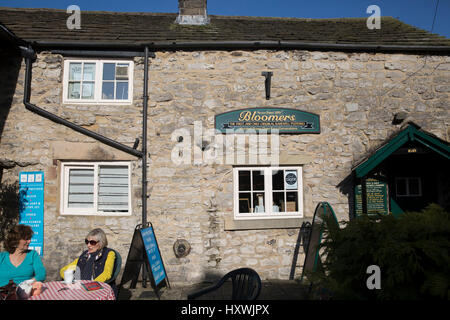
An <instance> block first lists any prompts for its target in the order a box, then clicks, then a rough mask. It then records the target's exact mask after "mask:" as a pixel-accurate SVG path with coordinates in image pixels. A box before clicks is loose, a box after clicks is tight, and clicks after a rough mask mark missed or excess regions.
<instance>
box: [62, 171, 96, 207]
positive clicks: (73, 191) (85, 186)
mask: <svg viewBox="0 0 450 320" xmlns="http://www.w3.org/2000/svg"><path fill="white" fill-rule="evenodd" d="M67 206H68V207H69V208H93V206H94V170H93V169H70V171H69V192H68V204H67Z"/></svg>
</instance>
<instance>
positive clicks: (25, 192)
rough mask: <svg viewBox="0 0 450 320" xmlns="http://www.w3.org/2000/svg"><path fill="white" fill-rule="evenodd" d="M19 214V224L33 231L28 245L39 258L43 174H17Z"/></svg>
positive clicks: (42, 240) (41, 252)
mask: <svg viewBox="0 0 450 320" xmlns="http://www.w3.org/2000/svg"><path fill="white" fill-rule="evenodd" d="M19 213H20V220H19V223H20V224H25V225H28V226H30V227H31V229H32V230H33V237H32V238H31V242H30V245H29V249H30V250H35V251H36V252H37V253H38V254H39V255H40V256H42V255H43V248H44V172H43V171H33V172H20V173H19Z"/></svg>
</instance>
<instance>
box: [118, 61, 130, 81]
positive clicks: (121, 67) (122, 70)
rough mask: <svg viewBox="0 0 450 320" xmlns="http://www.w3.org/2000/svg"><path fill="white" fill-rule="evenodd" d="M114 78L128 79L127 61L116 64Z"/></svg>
mask: <svg viewBox="0 0 450 320" xmlns="http://www.w3.org/2000/svg"><path fill="white" fill-rule="evenodd" d="M116 80H128V63H118V64H117V66H116Z"/></svg>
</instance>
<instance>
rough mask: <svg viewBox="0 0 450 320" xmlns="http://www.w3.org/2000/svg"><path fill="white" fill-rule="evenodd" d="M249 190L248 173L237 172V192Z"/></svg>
mask: <svg viewBox="0 0 450 320" xmlns="http://www.w3.org/2000/svg"><path fill="white" fill-rule="evenodd" d="M250 190H251V189H250V171H247V170H245V171H244V170H243V171H239V191H250Z"/></svg>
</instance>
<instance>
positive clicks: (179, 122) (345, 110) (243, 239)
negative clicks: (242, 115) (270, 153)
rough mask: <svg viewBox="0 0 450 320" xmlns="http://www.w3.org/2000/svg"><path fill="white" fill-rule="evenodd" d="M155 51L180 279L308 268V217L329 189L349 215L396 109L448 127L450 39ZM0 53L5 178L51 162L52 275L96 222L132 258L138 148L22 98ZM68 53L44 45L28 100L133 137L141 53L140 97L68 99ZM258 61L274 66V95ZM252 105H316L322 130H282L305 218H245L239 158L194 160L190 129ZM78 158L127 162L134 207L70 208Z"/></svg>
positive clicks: (167, 247) (275, 274) (154, 135)
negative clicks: (68, 177) (125, 148)
mask: <svg viewBox="0 0 450 320" xmlns="http://www.w3.org/2000/svg"><path fill="white" fill-rule="evenodd" d="M7 26H8V25H7ZM447 46H448V44H447ZM152 51H153V52H154V53H155V57H154V58H151V59H149V73H148V75H149V102H148V160H147V161H148V163H147V164H148V194H149V198H148V212H147V219H148V221H151V222H152V224H153V226H154V229H155V233H156V236H157V238H158V243H159V247H160V250H161V254H162V258H163V260H164V263H165V267H166V271H167V275H168V277H169V279H170V282H171V283H174V284H177V283H195V282H199V281H201V280H203V279H205V278H208V277H210V276H214V275H216V274H223V273H225V272H228V271H230V270H232V269H235V268H238V267H243V266H245V267H250V268H253V269H255V270H256V271H257V272H258V273H259V274H260V276H261V278H263V279H274V278H275V279H288V278H289V277H290V275H291V269H292V265H293V263H294V264H296V271H295V278H297V277H299V275H300V274H301V266H302V263H303V259H304V252H303V249H302V248H301V249H300V252H299V256H298V259H297V262H296V263H295V259H294V258H295V257H294V250H295V247H296V244H297V241H298V238H299V232H300V226H301V224H302V222H305V221H311V218H312V216H313V213H314V208H315V206H316V205H317V203H318V202H321V201H327V202H329V203H330V204H331V205H332V207H333V208H334V210H335V212H336V215H337V217H338V220H348V219H350V218H351V216H352V208H351V206H352V201H353V200H352V199H353V198H352V197H353V193H352V192H351V190H350V191H349V189H351V188H350V187H348V185H347V184H346V183H345V180H346V179H347V178H348V176H349V175H350V174H351V172H352V168H353V167H354V166H355V165H356V164H357V163H358V162H359V161H361V160H362V159H363V158H364V157H365V156H366V155H367V154H369V153H370V152H372V151H374V150H376V149H377V148H378V147H379V146H380V145H381V144H382V143H383V142H384V141H385V140H386V139H388V138H389V136H391V135H392V134H393V133H395V132H397V131H398V130H400V128H401V125H402V124H393V123H392V121H393V118H394V116H395V114H398V113H399V112H404V113H406V114H407V116H408V118H409V119H410V120H412V121H414V122H415V123H416V124H419V125H420V126H421V127H422V128H423V129H424V130H426V131H428V132H430V133H433V134H434V135H436V136H437V137H439V138H440V139H442V140H445V141H449V140H450V106H449V101H450V100H449V95H450V56H449V53H448V52H449V50H447V52H446V53H445V54H442V53H439V52H435V53H426V54H424V53H420V52H419V53H414V52H401V51H396V52H383V51H377V52H370V51H367V50H366V51H361V50H354V51H351V50H318V49H314V48H311V49H286V50H283V49H279V50H275V49H264V48H263V49H253V50H245V49H239V48H237V49H228V50H219V49H213V50H152ZM1 54H2V59H1V61H2V75H1V77H2V81H4V82H5V83H7V84H8V85H9V89H8V90H9V91H10V93H3V94H4V96H7V95H12V96H11V97H8V99H6V98H5V99H3V98H2V108H3V110H2V115H3V118H2V122H3V123H2V130H1V142H0V146H1V149H0V163H1V166H2V175H1V180H2V183H8V182H16V181H18V177H19V172H21V171H44V176H45V205H44V255H43V262H44V264H45V266H46V268H47V275H48V279H49V280H56V279H58V277H59V276H58V271H59V268H60V267H61V266H63V265H65V264H66V263H68V262H70V261H72V259H74V258H75V257H77V256H78V255H79V254H80V252H81V251H82V250H83V249H84V242H83V240H84V237H85V235H86V234H87V233H88V232H89V231H90V230H91V229H93V228H95V227H101V228H103V229H104V230H105V231H106V233H107V235H108V240H109V243H110V247H112V248H114V249H116V250H118V251H119V252H120V254H121V255H122V257H123V259H124V262H125V259H126V257H127V254H128V250H129V245H130V241H131V237H132V234H133V231H134V228H135V226H136V225H137V224H139V223H141V208H142V201H141V195H142V187H141V183H142V174H141V171H142V170H141V169H142V162H141V160H140V159H138V158H136V157H134V156H132V155H129V154H127V153H125V152H122V151H120V150H116V149H114V148H112V147H110V146H106V145H104V144H102V143H100V142H98V141H96V140H94V139H92V138H90V137H86V136H84V135H82V134H80V133H78V132H75V131H73V130H71V129H70V128H67V127H65V126H62V125H60V124H57V123H54V122H52V121H50V120H48V119H45V118H42V117H40V116H39V115H37V114H34V113H32V112H30V111H28V110H26V108H25V106H24V104H23V103H22V100H23V94H24V77H25V62H24V61H23V60H22V59H21V58H17V57H15V56H14V55H13V54H12V53H11V51H7V50H2V52H1ZM67 59H72V57H70V56H69V57H68V56H67V55H63V54H57V53H54V52H52V50H39V51H38V52H37V59H36V60H35V61H34V62H33V68H32V70H33V72H32V85H31V90H32V92H31V103H33V104H35V105H37V106H39V107H41V108H43V109H45V110H47V111H49V112H51V113H53V114H56V115H58V116H59V117H62V118H64V119H67V120H69V121H71V122H73V123H75V124H77V125H79V126H82V127H84V128H87V129H89V130H92V131H95V132H98V133H99V134H101V135H104V136H107V137H109V138H111V139H113V140H116V141H118V142H120V143H123V144H125V145H130V146H131V145H133V143H134V141H135V138H139V137H142V129H141V128H142V106H143V79H144V58H142V57H135V58H132V59H123V60H124V61H132V62H133V63H134V66H133V69H132V72H133V77H132V79H133V82H132V87H133V90H132V94H133V96H132V103H131V104H126V105H123V104H112V105H108V104H104V103H95V104H89V103H87V104H86V103H83V104H77V103H64V101H63V91H64V89H63V87H64V73H67V72H68V70H67V69H65V64H64V62H65V60H67ZM90 59H91V58H90ZM102 59H103V58H102ZM105 59H106V58H105ZM114 60H120V59H114ZM4 68H5V69H4ZM4 70H6V72H5V71H4ZM262 71H270V72H273V76H272V79H271V97H270V99H269V100H266V97H265V85H264V77H262V76H261V72H262ZM4 88H6V87H4V86H2V90H7V89H4ZM8 104H9V105H8ZM256 107H266V108H267V107H276V108H278V107H283V108H291V109H297V110H302V111H306V112H311V113H315V114H317V115H319V116H320V127H321V131H320V134H281V135H280V136H279V146H280V166H283V165H289V166H298V167H301V168H302V174H303V175H302V192H301V193H302V194H301V196H302V199H303V205H302V207H303V208H302V209H303V210H302V212H303V217H302V218H295V219H287V220H283V219H272V220H271V219H269V220H267V221H264V222H262V223H261V221H258V220H256V221H255V220H247V221H246V222H242V223H241V222H239V221H237V222H236V220H235V219H234V204H233V201H234V199H233V196H234V186H233V168H234V167H236V166H235V165H233V164H225V163H206V162H204V161H203V162H201V163H197V164H196V163H194V161H193V160H194V159H193V156H194V152H198V154H202V155H204V154H205V152H207V150H205V149H204V148H203V149H202V146H199V145H196V143H195V142H196V141H195V140H194V134H195V133H194V130H195V128H196V126H197V127H198V126H199V124H201V127H202V130H203V131H204V132H205V131H207V130H208V129H213V128H214V120H215V116H216V115H218V114H220V113H224V112H228V111H231V110H238V109H245V108H256ZM180 129H184V131H180ZM180 132H184V133H185V134H184V136H183V139H184V141H185V142H186V139H190V142H191V151H192V154H191V155H192V158H191V159H192V161H190V162H189V163H181V164H178V163H176V161H174V159H173V152H174V150H176V146H177V145H178V144H179V143H180V140H177V139H178V138H179V136H180V135H182V134H179V133H180ZM186 133H190V135H187V134H186ZM206 142H211V141H206ZM247 146H248V141H247ZM211 147H214V143H211ZM196 148H197V149H196ZM79 161H83V162H89V161H92V162H95V161H102V162H111V161H121V162H126V163H129V164H130V168H131V169H130V181H131V187H130V192H131V208H132V209H131V213H130V214H129V215H114V214H112V215H108V214H106V215H84V214H77V215H67V214H63V213H62V212H61V211H62V209H61V201H62V199H61V197H62V196H61V194H62V193H61V192H62V190H61V188H63V187H62V179H63V175H64V173H63V169H62V165H63V164H64V163H68V162H79ZM179 239H185V240H186V241H188V242H189V244H190V246H191V251H190V253H189V254H188V255H187V256H185V257H182V258H177V257H176V256H175V253H174V249H173V246H174V243H175V242H176V241H177V240H179Z"/></svg>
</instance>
